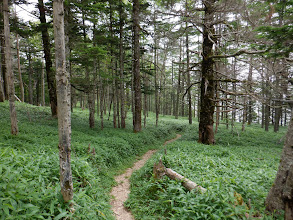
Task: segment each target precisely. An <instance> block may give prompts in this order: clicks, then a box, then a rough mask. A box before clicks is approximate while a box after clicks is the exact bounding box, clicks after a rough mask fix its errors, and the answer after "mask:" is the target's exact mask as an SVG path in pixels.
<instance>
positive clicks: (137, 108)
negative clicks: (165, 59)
mask: <svg viewBox="0 0 293 220" xmlns="http://www.w3.org/2000/svg"><path fill="white" fill-rule="evenodd" d="M133 49H134V51H133V52H134V54H133V84H134V124H133V131H134V132H135V133H136V132H140V131H141V86H140V69H139V60H140V47H139V0H133Z"/></svg>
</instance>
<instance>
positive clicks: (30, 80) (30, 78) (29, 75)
mask: <svg viewBox="0 0 293 220" xmlns="http://www.w3.org/2000/svg"><path fill="white" fill-rule="evenodd" d="M27 59H28V69H29V70H28V97H29V98H28V103H29V104H31V105H32V104H33V82H32V80H33V79H32V76H33V68H32V57H31V50H30V48H29V51H28V52H27Z"/></svg>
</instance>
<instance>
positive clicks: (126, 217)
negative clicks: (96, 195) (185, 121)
mask: <svg viewBox="0 0 293 220" xmlns="http://www.w3.org/2000/svg"><path fill="white" fill-rule="evenodd" d="M180 137H181V135H180V134H177V136H176V138H174V139H171V140H168V141H166V142H165V143H164V145H166V144H169V143H171V142H173V141H176V140H177V139H178V138H180ZM156 151H157V150H149V151H148V152H146V153H145V154H144V155H143V156H142V158H141V159H140V160H138V161H137V162H135V163H134V164H133V166H132V167H131V168H128V169H127V170H126V172H125V173H123V174H121V175H118V176H116V177H115V181H116V182H117V183H118V185H117V186H115V187H113V188H112V191H111V196H112V197H113V199H112V200H111V202H110V204H111V206H112V211H113V212H114V216H115V217H116V219H117V220H134V217H133V216H132V214H131V212H130V211H129V210H128V209H126V208H125V207H124V202H125V201H126V200H127V198H128V194H129V193H130V181H129V178H130V176H131V175H132V173H133V172H134V171H136V170H139V169H140V168H142V167H143V165H144V164H145V163H146V162H147V160H148V159H150V158H151V156H152V155H153V154H154V153H155V152H156Z"/></svg>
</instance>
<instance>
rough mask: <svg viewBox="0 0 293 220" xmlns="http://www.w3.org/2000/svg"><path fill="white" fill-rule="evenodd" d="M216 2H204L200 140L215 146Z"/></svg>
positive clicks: (208, 0)
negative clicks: (214, 57)
mask: <svg viewBox="0 0 293 220" xmlns="http://www.w3.org/2000/svg"><path fill="white" fill-rule="evenodd" d="M216 2H217V1H216V0H204V1H203V3H204V19H203V21H204V24H203V43H202V48H203V53H202V59H203V60H202V67H201V68H202V69H201V74H202V78H201V88H200V91H201V94H200V119H199V140H198V142H200V143H203V144H213V143H214V142H215V140H214V130H213V124H214V120H213V115H214V110H215V103H214V96H215V87H216V81H215V80H214V70H213V66H214V61H213V58H212V57H211V55H212V54H213V46H214V42H215V41H216V39H215V37H214V35H213V34H214V33H215V28H214V22H213V20H214V14H215V5H214V4H215V3H216Z"/></svg>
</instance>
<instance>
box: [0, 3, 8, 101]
mask: <svg viewBox="0 0 293 220" xmlns="http://www.w3.org/2000/svg"><path fill="white" fill-rule="evenodd" d="M0 12H1V13H0V16H1V17H0V20H4V17H3V14H4V11H3V1H2V2H1V3H0ZM0 33H4V25H0ZM0 39H1V74H2V76H1V78H2V82H3V84H2V92H3V93H2V95H1V96H2V98H1V97H0V99H2V100H3V101H5V100H8V99H9V98H8V82H7V76H6V75H7V71H6V64H5V40H4V35H3V34H0ZM0 92H1V91H0Z"/></svg>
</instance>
